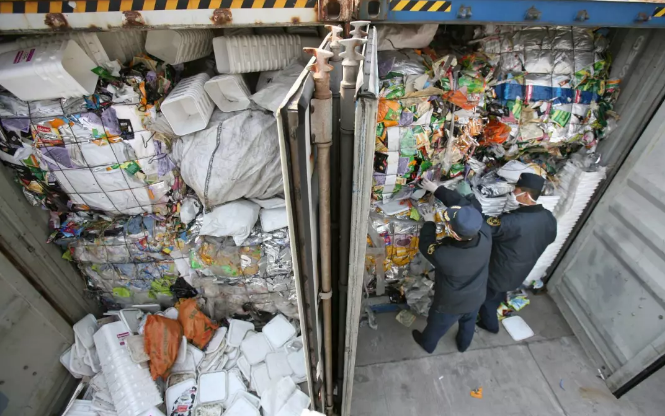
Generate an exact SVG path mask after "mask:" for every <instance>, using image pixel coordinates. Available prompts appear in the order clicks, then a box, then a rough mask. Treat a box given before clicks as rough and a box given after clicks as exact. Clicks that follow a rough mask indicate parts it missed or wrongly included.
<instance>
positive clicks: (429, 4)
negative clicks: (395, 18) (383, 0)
mask: <svg viewBox="0 0 665 416" xmlns="http://www.w3.org/2000/svg"><path fill="white" fill-rule="evenodd" d="M451 4H452V3H451V2H449V1H424V0H420V1H419V0H391V1H390V10H392V11H394V12H443V13H447V12H449V11H450V8H451Z"/></svg>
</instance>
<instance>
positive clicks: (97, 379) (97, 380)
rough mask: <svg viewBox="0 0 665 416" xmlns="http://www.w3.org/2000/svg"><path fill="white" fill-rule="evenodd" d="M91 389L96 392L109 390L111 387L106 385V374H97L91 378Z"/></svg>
mask: <svg viewBox="0 0 665 416" xmlns="http://www.w3.org/2000/svg"><path fill="white" fill-rule="evenodd" d="M90 387H92V389H93V390H95V391H104V390H108V389H109V386H108V385H107V384H106V378H105V377H104V373H97V374H96V375H95V376H94V377H93V378H91V379H90Z"/></svg>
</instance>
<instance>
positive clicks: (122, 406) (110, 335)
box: [93, 321, 162, 416]
mask: <svg viewBox="0 0 665 416" xmlns="http://www.w3.org/2000/svg"><path fill="white" fill-rule="evenodd" d="M130 335H131V333H130V331H129V328H127V326H126V325H125V324H124V323H123V322H122V321H118V322H113V323H110V324H106V325H103V326H101V327H100V328H99V330H98V331H97V332H96V333H95V335H94V336H93V338H94V340H95V347H96V348H97V352H98V354H99V358H100V361H101V365H102V371H103V372H104V377H105V378H106V383H107V385H108V387H109V391H110V393H111V397H112V398H113V403H114V405H115V407H116V413H117V414H118V416H135V415H137V414H141V413H143V412H145V411H146V410H148V409H151V408H153V407H155V406H157V405H159V404H161V403H162V395H161V394H160V393H159V390H158V389H157V385H156V384H155V382H154V381H153V380H152V378H151V377H150V370H149V369H148V367H147V365H145V364H136V363H134V362H133V361H132V359H131V357H130V355H129V350H128V349H127V346H126V344H127V337H129V336H130Z"/></svg>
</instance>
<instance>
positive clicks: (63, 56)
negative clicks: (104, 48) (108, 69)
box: [0, 40, 98, 101]
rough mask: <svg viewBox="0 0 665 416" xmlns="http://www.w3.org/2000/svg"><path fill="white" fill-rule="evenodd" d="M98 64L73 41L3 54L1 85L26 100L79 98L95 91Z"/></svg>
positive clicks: (1, 56)
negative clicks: (93, 70)
mask: <svg viewBox="0 0 665 416" xmlns="http://www.w3.org/2000/svg"><path fill="white" fill-rule="evenodd" d="M96 66H97V65H96V64H95V63H94V62H93V61H92V60H91V59H90V58H89V57H88V55H86V53H85V52H84V51H83V49H81V48H80V47H79V46H78V45H77V44H76V42H74V41H73V40H68V41H63V42H60V43H48V44H45V45H39V46H35V47H33V48H30V49H21V50H18V51H11V52H5V53H3V54H2V55H0V85H2V86H3V87H5V88H6V89H7V90H9V92H11V93H12V94H14V95H15V96H17V97H18V98H20V99H21V100H25V101H32V100H48V99H54V98H71V97H80V96H81V95H90V94H92V93H94V92H95V87H96V86H97V78H98V76H97V74H95V73H94V72H92V69H94V68H95V67H96Z"/></svg>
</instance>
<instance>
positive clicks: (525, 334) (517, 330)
mask: <svg viewBox="0 0 665 416" xmlns="http://www.w3.org/2000/svg"><path fill="white" fill-rule="evenodd" d="M501 322H502V323H503V327H504V328H506V331H508V334H510V336H511V337H512V338H513V340H515V341H522V340H525V339H527V338H531V337H532V336H533V335H534V333H533V330H532V329H531V327H529V325H527V323H526V322H525V321H524V319H522V317H521V316H511V317H509V318H504V320H503V321H501Z"/></svg>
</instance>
